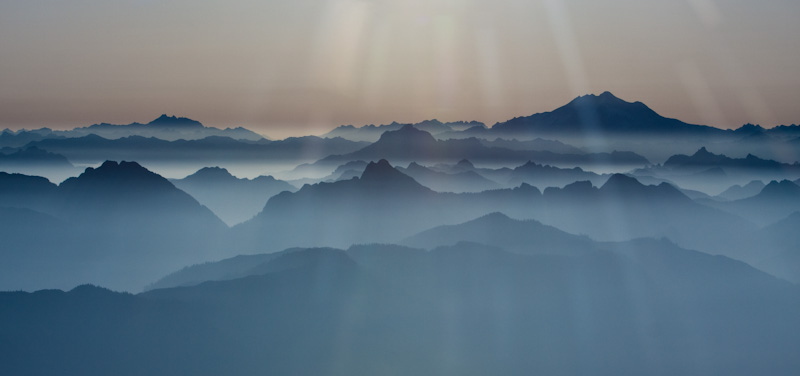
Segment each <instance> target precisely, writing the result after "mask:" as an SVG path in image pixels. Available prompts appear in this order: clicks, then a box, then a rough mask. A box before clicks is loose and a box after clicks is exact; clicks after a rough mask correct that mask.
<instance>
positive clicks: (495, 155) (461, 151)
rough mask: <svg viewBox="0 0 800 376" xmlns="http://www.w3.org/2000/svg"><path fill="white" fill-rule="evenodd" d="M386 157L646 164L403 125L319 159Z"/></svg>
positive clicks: (622, 156) (636, 158)
mask: <svg viewBox="0 0 800 376" xmlns="http://www.w3.org/2000/svg"><path fill="white" fill-rule="evenodd" d="M377 159H387V160H389V161H391V162H394V163H400V164H404V163H410V162H417V163H441V162H452V163H455V162H457V161H459V160H461V159H469V160H470V161H472V162H483V163H491V164H503V163H511V164H516V163H524V162H525V161H528V160H534V161H537V162H540V163H551V164H562V165H571V166H575V165H582V164H589V165H591V164H608V165H617V164H622V165H633V166H636V165H639V166H642V165H646V164H648V163H649V162H648V161H647V159H645V158H644V157H642V156H640V155H637V154H635V153H631V152H618V151H614V152H611V153H606V152H604V153H580V154H559V153H554V152H551V151H539V150H512V149H506V148H500V147H488V146H485V145H484V144H483V142H482V141H481V140H479V139H477V138H468V139H449V140H436V139H435V138H434V137H433V135H431V134H430V133H428V132H425V131H423V130H419V129H417V128H414V127H413V126H410V125H406V126H404V127H402V128H400V129H399V130H396V131H387V132H385V133H383V134H382V135H381V138H380V139H379V140H378V141H376V142H375V143H373V144H370V145H368V146H366V147H364V148H362V149H360V150H357V151H355V152H352V153H349V154H344V155H332V156H330V157H327V158H324V159H322V160H321V161H320V162H318V163H322V164H329V165H330V164H337V163H338V164H340V163H343V162H347V161H354V160H377Z"/></svg>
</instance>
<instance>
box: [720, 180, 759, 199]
mask: <svg viewBox="0 0 800 376" xmlns="http://www.w3.org/2000/svg"><path fill="white" fill-rule="evenodd" d="M764 187H765V185H764V183H763V182H761V180H753V181H751V182H749V183H747V184H746V185H744V186H741V185H738V184H736V185H733V186H731V187H730V188H728V189H726V190H725V191H723V192H722V193H720V194H718V195H717V197H719V198H721V199H724V200H728V201H734V200H741V199H743V198H748V197H753V196H755V195H757V194H758V193H759V192H761V190H762V189H764Z"/></svg>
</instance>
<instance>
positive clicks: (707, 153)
mask: <svg viewBox="0 0 800 376" xmlns="http://www.w3.org/2000/svg"><path fill="white" fill-rule="evenodd" d="M692 156H693V157H708V156H716V154H714V153H712V152H710V151H708V149H706V147H705V146H703V147H701V148H700V149H699V150H697V151H696V152H695V153H694V154H692Z"/></svg>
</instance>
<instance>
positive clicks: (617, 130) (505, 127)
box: [491, 91, 723, 136]
mask: <svg viewBox="0 0 800 376" xmlns="http://www.w3.org/2000/svg"><path fill="white" fill-rule="evenodd" d="M715 132H723V131H722V130H720V129H717V128H712V127H707V126H702V125H694V124H687V123H684V122H682V121H680V120H676V119H669V118H665V117H663V116H661V115H659V114H657V113H656V112H655V111H653V110H651V109H650V108H649V107H647V106H646V105H645V104H644V103H642V102H633V103H631V102H626V101H624V100H622V99H619V98H617V97H615V96H614V95H613V94H611V93H610V92H607V91H606V92H604V93H602V94H600V95H593V94H589V95H584V96H581V97H578V98H575V99H574V100H572V101H571V102H569V103H568V104H566V105H564V106H562V107H559V108H557V109H555V110H553V111H551V112H543V113H538V114H534V115H530V116H523V117H517V118H514V119H511V120H508V121H505V122H502V123H497V124H495V125H493V126H492V128H491V133H492V134H494V135H526V134H537V135H542V134H568V135H578V134H584V135H587V136H591V135H600V134H668V135H674V134H712V133H715Z"/></svg>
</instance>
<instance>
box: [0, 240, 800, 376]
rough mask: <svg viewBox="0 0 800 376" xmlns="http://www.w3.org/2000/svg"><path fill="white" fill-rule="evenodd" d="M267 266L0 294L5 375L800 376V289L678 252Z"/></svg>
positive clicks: (376, 254)
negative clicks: (182, 279) (162, 285)
mask: <svg viewBox="0 0 800 376" xmlns="http://www.w3.org/2000/svg"><path fill="white" fill-rule="evenodd" d="M262 265H263V269H262V270H264V273H263V274H259V275H250V276H247V277H243V278H238V279H231V280H225V281H212V282H205V283H201V284H197V285H194V286H187V287H178V288H170V289H159V290H153V291H148V292H147V293H144V294H138V295H130V294H120V293H114V292H111V291H109V290H106V289H103V288H99V287H94V286H80V287H78V288H75V289H72V290H70V291H68V292H63V291H52V290H50V291H40V292H36V293H19V292H17V293H0V333H3V338H4V339H6V341H2V342H0V354H2V355H0V360H1V361H0V373H3V374H15V373H18V372H17V371H18V370H25V371H26V372H27V373H29V374H58V373H67V374H82V375H108V374H114V375H141V374H165V373H178V374H193V375H218V374H307V375H312V374H330V375H352V374H380V373H390V374H413V375H434V374H458V375H485V374H498V373H501V374H510V375H521V374H530V373H534V374H543V373H552V372H553V371H558V372H556V373H561V372H564V373H569V374H579V373H589V374H596V375H619V374H660V373H663V372H664V370H669V372H670V373H675V374H687V375H688V374H706V373H709V372H710V373H714V374H725V375H751V374H753V373H757V374H781V375H790V374H795V373H797V371H798V370H799V369H800V361H798V360H797V357H796V356H794V355H795V354H797V353H798V352H800V345H798V343H797V341H796V339H797V337H798V335H800V327H798V325H797V320H796V318H797V317H798V315H800V303H798V299H797V296H798V294H799V293H800V291H798V288H797V286H794V285H791V284H789V283H786V282H783V281H780V280H777V279H775V278H773V277H771V276H769V275H766V274H764V273H762V272H759V271H758V270H755V269H753V268H751V267H749V266H747V265H746V264H743V263H741V262H738V261H734V260H731V259H728V258H725V257H718V256H710V255H706V254H703V253H699V252H693V251H688V250H684V249H680V248H678V247H675V246H674V245H671V244H669V243H668V242H658V241H637V242H635V243H632V244H631V245H630V247H628V248H624V247H623V248H620V249H616V250H613V251H604V252H592V253H589V254H586V255H584V256H576V257H563V256H552V255H521V254H513V253H508V252H505V251H503V250H501V249H497V248H495V247H487V246H482V245H480V244H474V243H461V244H459V245H456V246H452V247H441V248H437V249H435V250H433V251H430V252H425V251H419V250H413V249H408V248H403V247H387V246H364V247H359V248H354V249H352V250H348V251H342V250H337V249H309V250H297V251H295V252H291V253H285V254H282V255H281V256H280V257H277V258H274V259H272V260H270V261H266V262H265V263H263V264H262ZM76 338H77V339H80V340H76ZM64 343H69V344H70V345H69V346H64ZM121 348H124V349H125V351H120V350H119V349H121ZM698 351H701V352H702V355H703V356H701V357H698ZM42 359H47V361H42Z"/></svg>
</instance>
